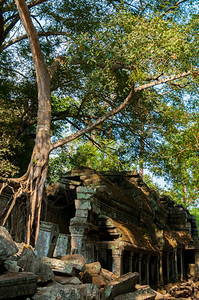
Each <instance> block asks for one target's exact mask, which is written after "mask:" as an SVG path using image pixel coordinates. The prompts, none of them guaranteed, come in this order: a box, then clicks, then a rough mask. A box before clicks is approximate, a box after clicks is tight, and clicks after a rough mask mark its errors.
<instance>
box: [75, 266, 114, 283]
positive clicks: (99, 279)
mask: <svg viewBox="0 0 199 300" xmlns="http://www.w3.org/2000/svg"><path fill="white" fill-rule="evenodd" d="M100 272H101V264H100V263H99V262H94V263H91V264H86V265H85V272H84V273H80V277H81V280H82V282H83V283H92V284H97V286H98V287H99V288H101V287H104V286H105V284H106V283H107V282H108V281H110V280H107V278H105V277H104V276H103V275H102V274H101V273H100ZM107 272H109V271H107ZM104 273H105V272H104ZM110 273H111V272H110ZM106 277H107V276H106Z"/></svg>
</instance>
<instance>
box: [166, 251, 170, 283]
mask: <svg viewBox="0 0 199 300" xmlns="http://www.w3.org/2000/svg"><path fill="white" fill-rule="evenodd" d="M169 268H170V261H169V252H167V283H169V281H170V278H169Z"/></svg>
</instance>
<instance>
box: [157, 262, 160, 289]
mask: <svg viewBox="0 0 199 300" xmlns="http://www.w3.org/2000/svg"><path fill="white" fill-rule="evenodd" d="M156 271H157V284H158V286H159V285H160V266H159V256H157V258H156Z"/></svg>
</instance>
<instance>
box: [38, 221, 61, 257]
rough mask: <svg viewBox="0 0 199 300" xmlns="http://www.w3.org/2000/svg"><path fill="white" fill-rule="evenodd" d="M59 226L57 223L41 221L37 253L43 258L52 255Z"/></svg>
mask: <svg viewBox="0 0 199 300" xmlns="http://www.w3.org/2000/svg"><path fill="white" fill-rule="evenodd" d="M58 235H59V228H58V225H57V224H54V223H50V222H41V223H40V228H39V234H38V239H37V244H36V247H35V254H36V255H37V257H39V258H41V257H44V256H48V257H52V256H53V252H54V250H55V246H56V242H57V238H58Z"/></svg>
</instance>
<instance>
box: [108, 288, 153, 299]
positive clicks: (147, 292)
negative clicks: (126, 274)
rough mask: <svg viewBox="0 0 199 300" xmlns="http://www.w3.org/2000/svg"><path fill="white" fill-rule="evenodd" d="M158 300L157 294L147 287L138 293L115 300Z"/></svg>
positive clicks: (128, 294)
mask: <svg viewBox="0 0 199 300" xmlns="http://www.w3.org/2000/svg"><path fill="white" fill-rule="evenodd" d="M154 299H156V293H155V292H154V291H153V290H152V289H151V288H150V287H145V288H142V289H139V290H137V291H134V292H131V293H127V294H123V295H119V296H117V297H115V298H114V300H154Z"/></svg>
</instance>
